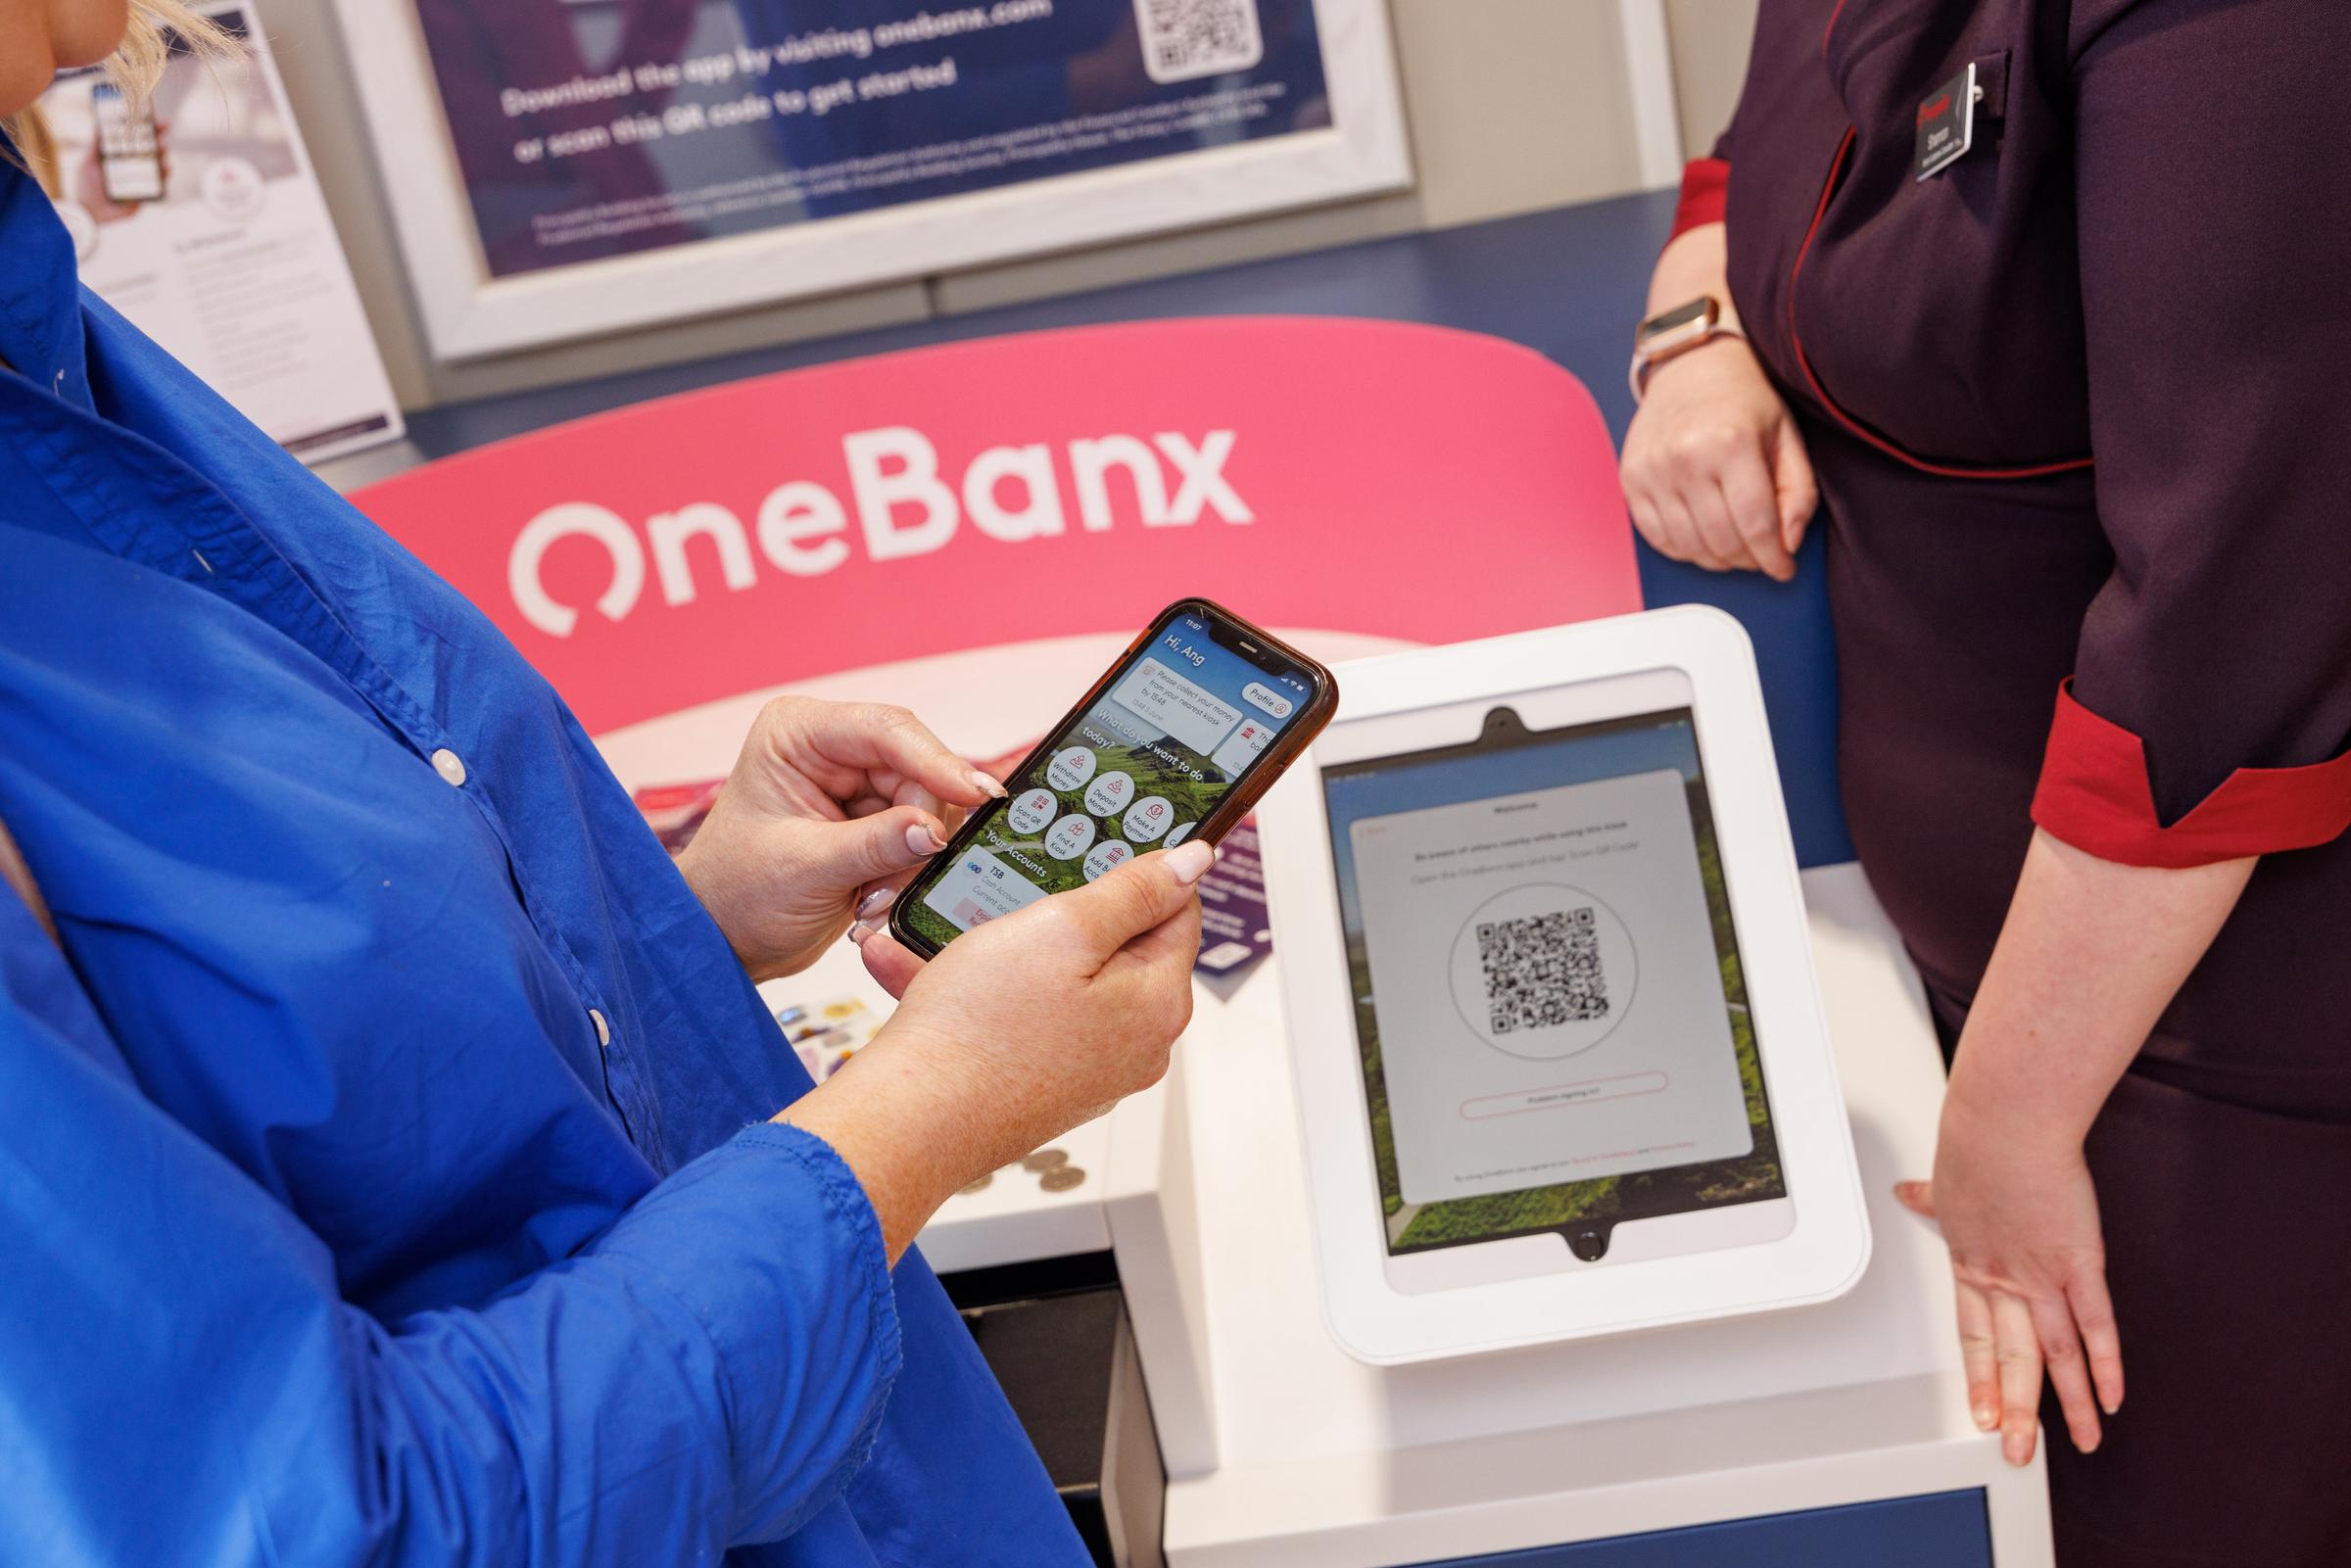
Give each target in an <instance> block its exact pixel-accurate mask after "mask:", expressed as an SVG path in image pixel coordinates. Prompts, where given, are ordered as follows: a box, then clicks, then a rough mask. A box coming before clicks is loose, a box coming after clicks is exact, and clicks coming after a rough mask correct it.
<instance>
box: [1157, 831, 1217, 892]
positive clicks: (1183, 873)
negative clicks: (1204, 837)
mask: <svg viewBox="0 0 2351 1568" xmlns="http://www.w3.org/2000/svg"><path fill="white" fill-rule="evenodd" d="M1216 860H1217V852H1216V850H1215V848H1214V847H1212V846H1210V845H1208V844H1204V843H1202V842H1201V841H1200V840H1199V839H1197V838H1192V839H1187V840H1185V841H1184V842H1182V843H1180V844H1177V845H1176V847H1175V848H1174V849H1171V850H1169V851H1168V870H1169V871H1171V872H1173V873H1175V875H1176V880H1177V881H1179V882H1181V883H1183V884H1184V885H1185V886H1186V887H1189V886H1190V885H1191V884H1192V883H1194V882H1196V881H1198V880H1199V879H1201V878H1203V877H1205V876H1207V875H1208V868H1209V867H1211V866H1213V865H1215V864H1216Z"/></svg>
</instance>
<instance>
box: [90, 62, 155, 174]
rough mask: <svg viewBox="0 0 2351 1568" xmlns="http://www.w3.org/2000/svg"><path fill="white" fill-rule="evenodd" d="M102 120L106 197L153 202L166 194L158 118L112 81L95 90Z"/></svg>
mask: <svg viewBox="0 0 2351 1568" xmlns="http://www.w3.org/2000/svg"><path fill="white" fill-rule="evenodd" d="M90 108H91V110H92V112H93V113H94V114H95V115H96V117H97V121H98V162H99V169H100V172H101V174H102V175H103V177H104V181H105V185H106V195H107V199H108V200H109V201H114V202H124V203H128V202H152V201H154V200H156V199H157V198H159V197H161V196H162V195H163V194H164V166H163V160H162V158H161V156H160V150H159V143H158V142H157V139H156V133H155V119H154V117H153V116H152V115H150V114H148V113H147V112H146V111H145V110H143V109H133V108H132V107H131V106H130V104H129V102H128V101H127V100H125V99H124V98H123V96H122V92H121V89H120V88H118V87H116V86H115V85H114V84H113V83H112V82H100V83H99V84H98V85H97V86H96V87H95V88H93V89H92V90H91V94H90Z"/></svg>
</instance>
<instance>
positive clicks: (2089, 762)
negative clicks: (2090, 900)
mask: <svg viewBox="0 0 2351 1568" xmlns="http://www.w3.org/2000/svg"><path fill="white" fill-rule="evenodd" d="M2033 821H2034V822H2035V823H2036V824H2038V825H2039V827H2040V828H2042V829H2043V830H2045V831H2046V832H2049V833H2051V834H2053V835H2054V836H2056V837H2058V838H2062V839H2064V840H2065V841H2066V842H2067V843H2069V844H2071V845H2073V846H2074V847H2075V848H2076V849H2080V850H2083V851H2086V852H2087V853H2088V854H2092V855H2095V856H2097V857H2098V858H2099V859H2100V860H2112V861H2120V862H2121V863H2122V864H2124V865H2126V866H2168V867H2172V868H2175V869H2178V868H2182V867H2187V866H2209V865H2211V864H2212V863H2213V862H2215V861H2222V860H2236V859H2239V858H2241V857H2244V856H2247V855H2268V854H2275V853H2277V852H2278V851H2279V850H2286V849H2308V848H2310V847H2311V846H2313V845H2316V844H2323V843H2327V842H2328V841H2329V840H2331V839H2334V838H2337V837H2340V836H2341V835H2342V833H2343V832H2345V830H2346V829H2351V752H2346V753H2344V754H2343V755H2341V756H2338V757H2335V758H2334V759H2332V760H2331V761H2328V762H2319V763H2312V764H2311V765H2309V766H2307V767H2302V768H2239V769H2237V770H2236V771H2235V772H2233V773H2231V774H2230V775H2229V777H2228V778H2226V779H2224V780H2222V781H2221V783H2220V784H2219V786H2218V787H2216V788H2215V789H2214V790H2213V791H2212V793H2211V794H2208V795H2206V796H2205V797H2204V798H2203V799H2202V800H2200V801H2198V802H2196V805H2195V808H2194V809H2193V810H2191V811H2190V812H2188V814H2187V815H2186V816H2184V817H2182V818H2181V819H2180V820H2179V821H2178V822H2175V823H2173V824H2172V825H2171V826H2170V827H2168V828H2167V827H2165V826H2164V825H2163V822H2162V820H2161V819H2160V818H2158V817H2157V816H2156V815H2155V791H2154V786H2153V785H2152V784H2150V783H2149V781H2148V778H2147V750H2146V743H2145V742H2144V741H2142V740H2141V739H2140V738H2139V737H2138V736H2136V735H2135V734H2133V733H2132V732H2131V731H2129V730H2126V729H2124V728H2123V727H2122V726H2121V725H2119V724H2116V723H2115V722H2114V721H2113V720H2111V719H2106V718H2101V717H2100V716H2099V715H2097V714H2095V713H2092V712H2090V711H2089V709H2087V708H2086V707H2084V706H2083V705H2082V704H2081V702H2079V701H2078V700H2076V698H2075V696H2074V691H2073V681H2072V679H2071V678H2070V677H2069V678H2068V679H2067V680H2066V681H2065V682H2064V683H2063V684H2062V685H2060V686H2059V687H2058V689H2057V714H2056V717H2055V719H2053V720H2052V721H2051V722H2050V725H2049V743H2048V750H2047V752H2046V754H2045V755H2044V756H2043V758H2042V760H2041V765H2040V782H2039V784H2038V785H2037V786H2036V787H2035V789H2034V791H2033Z"/></svg>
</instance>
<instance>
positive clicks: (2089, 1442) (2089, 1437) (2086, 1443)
mask: <svg viewBox="0 0 2351 1568" xmlns="http://www.w3.org/2000/svg"><path fill="white" fill-rule="evenodd" d="M2074 1447H2075V1449H2078V1450H2079V1451H2081V1452H2083V1453H2095V1452H2097V1451H2098V1435H2097V1434H2096V1433H2095V1432H2090V1433H2081V1432H2077V1433H2075V1434H2074Z"/></svg>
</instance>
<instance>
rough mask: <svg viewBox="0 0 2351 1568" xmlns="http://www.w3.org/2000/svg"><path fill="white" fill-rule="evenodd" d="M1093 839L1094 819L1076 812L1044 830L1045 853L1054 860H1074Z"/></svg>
mask: <svg viewBox="0 0 2351 1568" xmlns="http://www.w3.org/2000/svg"><path fill="white" fill-rule="evenodd" d="M1093 841H1094V819H1093V818H1091V817H1080V816H1079V815H1078V813H1076V812H1074V811H1073V812H1071V813H1070V814H1069V815H1068V816H1066V817H1064V818H1062V819H1061V821H1059V822H1057V823H1055V824H1054V825H1053V826H1052V827H1051V828H1049V829H1047V830H1046V831H1045V853H1046V854H1048V855H1051V856H1052V857H1053V858H1054V859H1055V860H1076V859H1077V858H1078V857H1079V856H1080V855H1082V854H1084V853H1085V846H1086V845H1088V844H1090V843H1092V842H1093Z"/></svg>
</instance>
